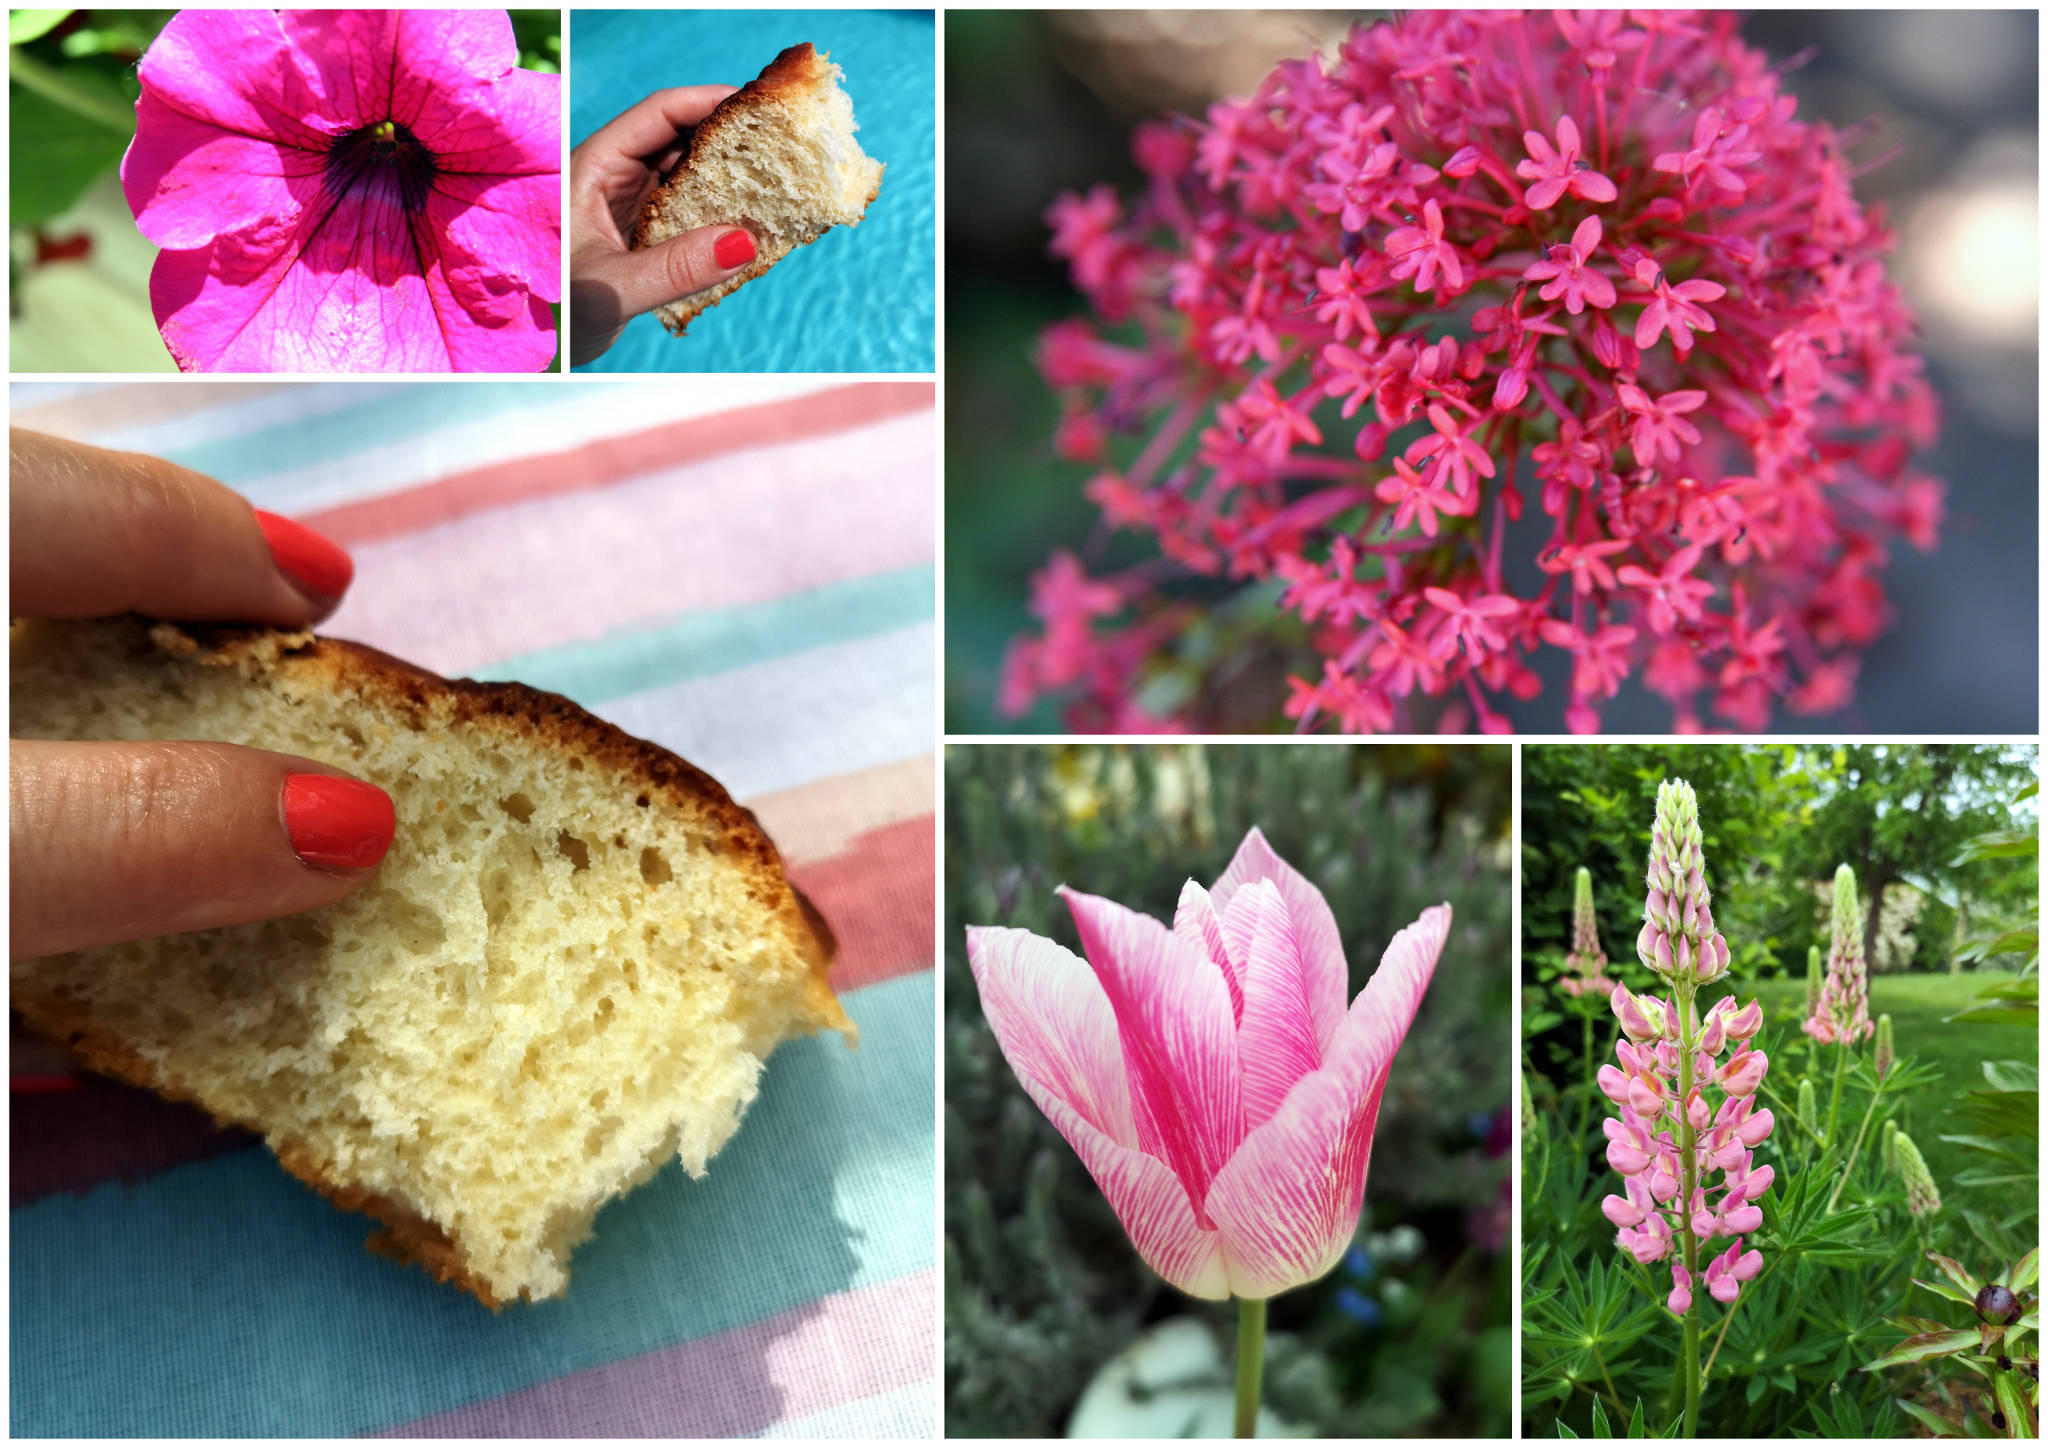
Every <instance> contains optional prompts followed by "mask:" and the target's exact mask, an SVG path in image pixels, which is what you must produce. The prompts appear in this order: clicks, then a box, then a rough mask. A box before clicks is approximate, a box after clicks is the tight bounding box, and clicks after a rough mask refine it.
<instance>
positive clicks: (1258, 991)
mask: <svg viewBox="0 0 2048 1448" xmlns="http://www.w3.org/2000/svg"><path fill="white" fill-rule="evenodd" d="M1060 894H1061V896H1062V898H1064V899H1065V901H1066V903H1067V908H1068V909H1069V910H1070V911H1071V912H1072V913H1073V917H1074V924H1075V926H1076V927H1077V928H1078V929H1079V931H1080V936H1081V948H1082V951H1083V952H1084V954H1085V955H1086V957H1087V959H1086V961H1085V962H1084V961H1083V960H1082V959H1080V958H1079V957H1077V956H1075V955H1073V954H1072V953H1071V952H1069V951H1067V950H1065V949H1063V948H1061V947H1060V946H1058V945H1056V944H1054V943H1053V942H1052V941H1049V940H1046V939H1044V938H1042V937H1040V936H1037V935H1033V934H1032V933H1031V932H1029V931H1026V930H1013V929H998V928H994V927H989V926H970V927H969V928H968V932H967V958H968V963H969V965H970V966H971V967H972V969H973V971H974V980H975V985H976V987H977V988H978V990H979V991H980V993H981V1004H982V1010H983V1012H984V1014H985V1015H986V1016H987V1017H988V1022H989V1025H990V1026H991V1027H992V1028H993V1029H994V1031H995V1035H996V1041H997V1044H998V1045H999V1046H1000V1047H1001V1048H1002V1052H1003V1056H1004V1058H1005V1059H1006V1060H1008V1061H1009V1063H1010V1067H1011V1069H1012V1070H1013V1071H1015V1072H1016V1073H1017V1079H1018V1080H1019V1081H1020V1082H1021V1083H1022V1084H1023V1086H1024V1089H1025V1090H1026V1091H1027V1092H1028V1093H1029V1094H1030V1096H1031V1099H1032V1100H1033V1101H1035V1102H1036V1103H1037V1104H1038V1107H1039V1109H1040V1110H1041V1111H1043V1112H1044V1113H1045V1115H1046V1117H1047V1119H1048V1120H1050V1121H1051V1122H1052V1124H1053V1125H1054V1126H1055V1127H1056V1128H1058V1130H1059V1132H1060V1134H1061V1135H1062V1136H1064V1137H1066V1139H1067V1141H1068V1142H1069V1143H1070V1144H1071V1145H1072V1146H1073V1148H1074V1150H1075V1152H1076V1154H1078V1155H1079V1156H1080V1158H1081V1162H1082V1164H1083V1165H1084V1166H1086V1167H1087V1168H1088V1172H1089V1174H1090V1175H1091V1176H1093V1177H1094V1179H1095V1182H1096V1185H1097V1186H1099V1187H1100V1188H1101V1189H1102V1192H1103V1195H1104V1196H1105V1197H1107V1198H1108V1200H1109V1204H1110V1206H1111V1207H1112V1208H1113V1209H1114V1210H1115V1212H1116V1214H1117V1218H1118V1220H1119V1221H1121V1222H1122V1223H1123V1226H1124V1230H1125V1231H1126V1232H1128V1233H1129V1234H1130V1238H1131V1242H1132V1245H1133V1246H1135V1247H1136V1248H1137V1250H1138V1253H1139V1255H1140V1256H1141V1257H1143V1258H1144V1259H1145V1261H1146V1263H1147V1264H1148V1265H1150V1266H1151V1268H1152V1269H1153V1270H1154V1271H1155V1272H1157V1273H1158V1274H1159V1275H1160V1276H1161V1277H1164V1278H1165V1279H1166V1280H1167V1281H1168V1282H1171V1283H1172V1284H1173V1285H1174V1286H1176V1287H1178V1288H1180V1289H1181V1290H1182V1291H1183V1292H1186V1293H1188V1294H1190V1295H1192V1296H1195V1297H1207V1298H1224V1297H1230V1296H1237V1297H1244V1298H1263V1297H1270V1296H1272V1295H1274V1294H1275V1293H1278V1292H1284V1291H1286V1290H1287V1289H1289V1288H1291V1287H1297V1286H1300V1285H1301V1284H1302V1283H1305V1282H1310V1281H1313V1280H1314V1279H1316V1278H1318V1277H1320V1276H1322V1275H1323V1274H1324V1273H1325V1272H1327V1271H1329V1270H1330V1269H1331V1268H1332V1267H1333V1266H1335V1265H1336V1263H1337V1261H1338V1259H1339V1258H1341V1257H1342V1256H1343V1254H1344V1251H1345V1248H1346V1247H1347V1246H1349V1244H1350V1242H1351V1239H1352V1237H1353V1235H1354V1234H1355V1233H1356V1231H1357V1228H1358V1216H1359V1212H1360V1209H1361V1208H1362V1206H1363V1204H1364V1200H1365V1182H1366V1168H1367V1165H1368V1163H1369V1161H1370V1159H1371V1155H1372V1137H1373V1128H1374V1125H1375V1123H1376V1121H1377V1120H1378V1117H1379V1106H1380V1095H1381V1092H1382V1091H1383V1090H1384V1089H1385V1086H1386V1081H1387V1073H1388V1072H1389V1071H1390V1070H1391V1069H1392V1067H1393V1062H1394V1054H1395V1052H1396V1051H1398V1050H1399V1049H1400V1046H1401V1042H1402V1040H1403V1039H1404V1038H1405V1037H1406V1035H1407V1033H1408V1027H1409V1024H1410V1023H1411V1022H1412V1021H1413V1020H1414V1018H1415V1012H1416V1009H1417V1008H1418V1007H1419V1006H1420V1005H1421V1003H1422V996H1423V992H1424V991H1425V990H1427V988H1428V986H1429V982H1430V978H1431V976H1432V974H1433V973H1434V972H1435V969H1436V962H1437V957H1438V956H1439V955H1440V954H1441V953H1442V951H1443V946H1444V939H1445V937H1446V936H1447V935H1448V934H1449V932H1450V926H1451V909H1450V906H1448V905H1438V906H1434V907H1432V908H1430V909H1428V910H1425V911H1423V913H1422V916H1421V918H1420V919H1418V920H1417V921H1416V922H1415V923H1414V924H1412V925H1409V926H1408V927H1406V928H1405V929H1403V930H1402V931H1400V932H1399V933H1398V934H1397V935H1395V936H1394V938H1393V940H1392V941H1391V942H1390V943H1389V944H1388V946H1387V948H1386V951H1385V953H1384V954H1383V955H1382V956H1381V959H1380V965H1379V969H1378V970H1377V971H1376V972H1375V973H1374V975H1373V978H1372V980H1371V981H1370V982H1369V983H1368V984H1367V985H1366V987H1365V989H1364V990H1362V991H1360V992H1359V993H1358V997H1357V999H1356V1000H1354V1001H1351V1002H1350V1003H1349V1005H1348V1006H1347V1004H1346V1001H1345V995H1346V993H1347V988H1348V982H1349V972H1348V969H1347V967H1346V964H1345V959H1344V947H1343V943H1342V941H1341V940H1340V938H1339V936H1338V932H1337V922H1336V919H1335V917H1334V916H1333V915H1332V914H1331V913H1330V907H1329V904H1328V902H1326V901H1325V900H1324V899H1323V895H1322V892H1321V891H1319V890H1318V889H1316V887H1315V886H1314V885H1312V884H1310V883H1309V882H1308V880H1306V879H1305V878H1303V877H1302V876H1301V875H1300V874H1299V873H1297V872H1296V871H1295V870H1294V869H1293V868H1292V867H1291V866H1289V865H1288V864H1287V863H1286V861H1284V860H1282V859H1281V858H1280V857H1279V855H1277V854H1276V853H1274V851H1273V849H1272V847H1271V846H1270V845H1268V844H1267V843H1266V840H1265V837H1264V836H1263V835H1262V834H1260V832H1259V831H1258V830H1256V829H1254V830H1252V831H1251V832H1250V833H1249V834H1247V835H1246V836H1245V838H1244V843H1243V844H1241V845H1240V846H1239V847H1238V851H1237V855H1236V857H1235V858H1234V859H1233V860H1232V861H1231V862H1230V867H1229V868H1228V869H1227V870H1225V871H1224V872H1223V875H1222V877H1221V878H1220V879H1218V880H1217V882H1216V883H1215V885H1214V886H1212V887H1211V888H1210V889H1208V890H1204V889H1202V887H1201V886H1199V885H1197V884H1196V883H1195V882H1194V881H1192V880H1190V881H1189V882H1188V883H1187V885H1186V887H1185V888H1184V889H1183V890H1182V892H1181V898H1180V907H1179V909H1178V910H1177V911H1176V912H1175V915H1174V923H1173V927H1172V928H1171V929H1168V928H1167V927H1166V926H1164V925H1162V924H1160V923H1159V922H1158V921H1157V920H1154V919H1152V918H1151V917H1150V916H1147V915H1142V914H1139V913H1138V912H1136V911H1133V910H1128V909H1125V908H1124V907H1123V906H1121V905H1118V904H1116V903H1114V902H1113V901H1109V900H1104V899H1100V898H1098V897H1096V896H1093V895H1084V894H1082V893H1080V892H1079V891H1075V890H1070V889H1067V888H1066V887H1065V886H1062V887H1061V889H1060Z"/></svg>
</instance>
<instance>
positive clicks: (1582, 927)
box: [1557, 865, 1617, 996]
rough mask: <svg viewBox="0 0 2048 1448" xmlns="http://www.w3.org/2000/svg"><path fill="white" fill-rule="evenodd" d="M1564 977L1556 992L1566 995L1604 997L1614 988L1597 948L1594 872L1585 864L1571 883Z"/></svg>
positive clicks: (1602, 952)
mask: <svg viewBox="0 0 2048 1448" xmlns="http://www.w3.org/2000/svg"><path fill="white" fill-rule="evenodd" d="M1564 963H1565V971H1566V973H1565V975H1563V976H1562V977H1561V978H1560V979H1559V980H1558V983H1557V984H1558V989H1560V990H1562V991H1563V992H1564V993H1565V994H1566V995H1568V996H1579V995H1589V994H1597V995H1606V994H1608V993H1609V992H1611V991H1613V990H1615V989H1617V987H1616V985H1615V983H1614V982H1613V981H1612V980H1611V979H1609V978H1608V975H1607V952H1606V951H1604V950H1602V949H1601V948H1600V919H1599V917H1598V916H1597V915H1595V914H1594V913H1593V872H1592V871H1591V870H1589V869H1587V868H1586V867H1585V866H1584V865H1581V866H1579V873H1578V875H1577V877H1576V878H1575V879H1574V880H1573V882H1572V948H1571V951H1570V952H1569V953H1568V954H1567V955H1566V956H1565V958H1564Z"/></svg>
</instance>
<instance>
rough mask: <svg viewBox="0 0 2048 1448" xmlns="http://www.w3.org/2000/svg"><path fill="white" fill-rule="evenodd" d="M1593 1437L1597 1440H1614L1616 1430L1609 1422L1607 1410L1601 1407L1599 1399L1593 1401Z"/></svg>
mask: <svg viewBox="0 0 2048 1448" xmlns="http://www.w3.org/2000/svg"><path fill="white" fill-rule="evenodd" d="M1593 1436H1594V1437H1595V1438H1612V1437H1613V1436H1614V1428H1613V1426H1612V1425H1611V1424H1610V1423H1609V1422H1608V1421H1607V1409H1605V1408H1604V1407H1602V1406H1601V1405H1600V1400H1599V1399H1598V1398H1595V1399H1594V1400H1593Z"/></svg>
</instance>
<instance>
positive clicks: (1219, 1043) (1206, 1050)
mask: <svg viewBox="0 0 2048 1448" xmlns="http://www.w3.org/2000/svg"><path fill="white" fill-rule="evenodd" d="M1060 895H1061V897H1062V898H1063V899H1064V900H1065V901H1066V902H1067V908H1068V909H1069V910H1070V911H1072V912H1073V916H1074V924H1075V926H1076V927H1077V928H1078V929H1079V930H1080V932H1081V949H1082V951H1083V953H1084V954H1086V955H1087V957H1088V963H1089V965H1091V966H1092V967H1094V970H1095V977H1096V979H1097V980H1098V981H1100V982H1101V984H1102V989H1103V992H1104V994H1105V995H1107V996H1108V997H1109V1005H1110V1009H1111V1010H1112V1011H1114V1012H1115V1013H1116V1023H1117V1035H1118V1039H1119V1041H1120V1042H1121V1044H1122V1046H1123V1059H1124V1073H1125V1077H1126V1079H1127V1080H1128V1081H1129V1082H1130V1092H1131V1112H1132V1116H1133V1118H1134V1120H1135V1123H1136V1126H1137V1131H1138V1140H1137V1145H1138V1146H1139V1148H1140V1149H1141V1150H1143V1151H1144V1152H1145V1154H1146V1155H1147V1156H1151V1157H1154V1158H1157V1159H1158V1160H1160V1161H1163V1162H1165V1163H1166V1165H1167V1166H1169V1167H1171V1168H1172V1169H1173V1173H1174V1175H1175V1176H1177V1177H1179V1178H1180V1181H1181V1185H1182V1186H1184V1187H1185V1188H1186V1189H1187V1194H1188V1196H1189V1198H1190V1199H1191V1200H1192V1201H1194V1202H1197V1203H1199V1202H1201V1201H1202V1199H1203V1198H1204V1197H1206V1196H1207V1195H1208V1191H1209V1183H1210V1182H1211V1181H1212V1180H1214V1179H1215V1176H1216V1173H1217V1171H1218V1169H1220V1168H1221V1167H1222V1165H1223V1163H1225V1162H1226V1161H1228V1160H1229V1159H1230V1154H1231V1153H1232V1152H1233V1151H1235V1150H1236V1149H1237V1145H1238V1143H1239V1142H1240V1141H1242V1140H1243V1139H1244V1132H1245V1123H1244V1106H1243V1077H1242V1074H1241V1072H1240V1069H1239V1066H1238V1056H1237V1031H1236V1028H1235V1023H1234V1021H1233V1018H1232V1012H1231V1009H1230V991H1229V988H1228V987H1227V986H1226V985H1225V984H1224V977H1223V973H1222V972H1221V971H1219V970H1218V969H1217V968H1216V966H1215V964H1214V962H1212V961H1210V960H1209V959H1207V958H1206V957H1205V956H1204V955H1202V953H1201V952H1199V951H1197V950H1195V949H1194V948H1193V947H1192V946H1190V945H1189V944H1188V943H1187V942H1186V941H1184V940H1182V939H1180V938H1179V937H1177V936H1176V935H1174V933H1173V932H1172V931H1170V930H1168V929H1167V928H1166V927H1165V926H1164V925H1161V924H1160V923H1159V922H1158V921H1157V920H1154V919H1152V918H1151V917H1150V916H1148V915H1141V914H1139V913H1138V912H1137V911H1135V910H1127V909H1125V908H1124V907H1123V906H1121V905H1119V904H1117V903H1116V902H1115V901H1113V900H1104V899H1102V898H1101V897H1099V896H1096V895H1084V894H1082V893H1081V892H1080V891H1078V890H1070V889H1068V888H1067V887H1066V886H1064V885H1062V886H1061V887H1060ZM1204 1225H1207V1224H1206V1222H1205V1223H1204Z"/></svg>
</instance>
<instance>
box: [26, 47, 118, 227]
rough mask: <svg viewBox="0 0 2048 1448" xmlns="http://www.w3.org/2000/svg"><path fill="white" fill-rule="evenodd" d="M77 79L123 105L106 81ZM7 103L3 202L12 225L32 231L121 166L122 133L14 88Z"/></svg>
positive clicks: (44, 97)
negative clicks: (99, 86) (102, 89)
mask: <svg viewBox="0 0 2048 1448" xmlns="http://www.w3.org/2000/svg"><path fill="white" fill-rule="evenodd" d="M79 79H80V80H81V83H88V82H103V83H104V86H105V88H106V90H107V92H108V93H109V94H108V99H109V100H110V101H113V102H125V100H126V97H124V96H122V95H121V92H120V87H119V86H117V85H115V84H114V82H113V81H111V80H104V78H103V77H100V76H97V75H91V74H90V73H88V74H87V76H84V77H80V78H79ZM8 101H9V112H10V116H9V124H10V127H11V129H10V130H9V131H8V137H7V163H8V168H9V171H8V188H7V201H8V220H9V221H10V222H11V223H12V224H13V225H15V226H36V225H39V224H41V223H42V222H45V221H49V220H51V219H53V218H54V217H57V216H61V215H62V214H63V213H65V212H66V211H69V210H70V209H71V208H72V207H73V206H75V205H76V204H77V203H78V198H79V197H81V196H83V195H84V194H85V193H86V191H87V190H88V189H89V188H90V187H91V186H92V184H93V182H95V181H97V180H98V179H99V178H100V177H101V176H104V175H105V174H106V173H107V172H109V171H111V170H113V169H114V167H116V166H118V165H119V164H120V163H121V153H122V152H123V151H125V150H126V149H127V148H128V135H127V133H125V132H117V131H113V130H110V129H108V128H107V127H105V126H101V125H97V124H95V123H93V122H91V121H88V120H86V119H84V118H83V117H82V116H80V115H79V114H78V113H77V112H76V111H74V110H72V109H70V108H68V107H66V106H63V105H59V104H58V103H57V102H55V101H53V100H51V99H50V98H49V97H47V96H45V95H43V94H41V93H39V92H37V91H33V90H28V89H25V88H23V87H22V86H19V85H12V86H9V87H8Z"/></svg>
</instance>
